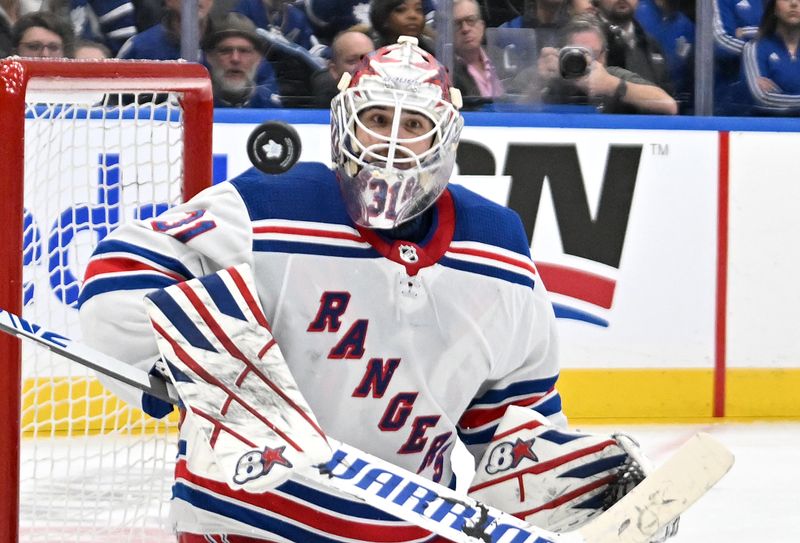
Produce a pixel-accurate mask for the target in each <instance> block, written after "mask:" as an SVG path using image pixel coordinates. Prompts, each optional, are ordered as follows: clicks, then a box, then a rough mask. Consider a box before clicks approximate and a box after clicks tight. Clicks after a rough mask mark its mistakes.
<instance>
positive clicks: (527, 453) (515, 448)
mask: <svg viewBox="0 0 800 543" xmlns="http://www.w3.org/2000/svg"><path fill="white" fill-rule="evenodd" d="M511 458H512V460H511V467H512V468H515V467H517V466H518V465H519V463H520V462H522V459H523V458H527V459H528V460H532V461H534V462H538V461H539V457H538V456H536V453H534V452H533V438H531V439H529V440H527V441H523V440H521V439H520V438H517V440H516V441H515V442H514V443H512V444H511Z"/></svg>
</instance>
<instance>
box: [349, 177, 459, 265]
mask: <svg viewBox="0 0 800 543" xmlns="http://www.w3.org/2000/svg"><path fill="white" fill-rule="evenodd" d="M434 205H435V207H434V217H433V224H432V225H431V230H430V232H428V235H427V236H425V239H424V240H423V241H421V242H420V243H419V244H417V243H414V242H411V241H405V240H390V239H387V238H384V237H383V236H381V235H380V234H378V233H377V232H376V231H375V230H372V229H370V228H364V227H363V226H356V228H358V232H359V233H360V234H361V237H363V238H364V239H365V240H366V241H367V243H369V244H370V245H372V247H373V248H374V249H375V250H376V251H378V253H380V255H381V256H383V257H385V258H388V259H389V260H391V261H393V262H397V263H398V264H400V265H401V266H404V267H405V269H406V273H408V275H410V276H414V275H416V274H417V273H418V272H419V270H421V269H422V268H426V267H428V266H432V265H434V264H436V262H438V261H439V259H441V258H442V256H444V253H445V251H447V248H448V247H450V242H451V241H453V233H454V232H455V228H456V212H455V205H454V204H453V196H452V195H451V194H450V190H449V189H445V191H444V192H443V193H442V195H441V196H440V197H439V199H438V200H436V204H434Z"/></svg>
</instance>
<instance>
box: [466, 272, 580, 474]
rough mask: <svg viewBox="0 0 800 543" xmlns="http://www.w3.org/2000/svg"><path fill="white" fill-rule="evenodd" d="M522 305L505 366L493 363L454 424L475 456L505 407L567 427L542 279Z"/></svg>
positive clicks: (553, 330)
mask: <svg viewBox="0 0 800 543" xmlns="http://www.w3.org/2000/svg"><path fill="white" fill-rule="evenodd" d="M531 265H532V266H533V262H531ZM537 279H540V277H538V275H537ZM525 305H526V307H525V309H524V311H523V312H522V313H521V315H520V318H519V319H517V321H516V323H515V326H514V328H513V329H512V330H510V331H509V341H508V345H509V351H508V353H506V356H505V359H506V362H505V363H504V364H499V365H498V368H497V375H495V376H492V378H491V379H489V380H487V381H486V382H485V383H484V385H483V386H482V387H481V389H480V390H479V391H478V393H477V394H476V396H475V398H474V399H473V400H472V402H471V403H470V405H469V407H468V408H467V410H466V412H465V413H464V414H463V415H462V417H461V419H460V420H459V422H458V425H457V429H458V433H459V436H460V438H461V440H462V441H463V442H464V444H465V445H466V446H467V449H468V450H469V452H470V453H471V454H472V455H473V456H474V457H475V458H481V457H482V455H483V452H484V449H485V448H486V446H487V445H488V443H489V442H490V441H491V439H492V436H493V435H494V433H495V430H496V429H497V425H498V423H499V422H500V419H502V417H503V415H504V413H505V411H506V408H508V406H510V405H516V406H520V407H525V408H528V409H533V410H535V411H537V412H538V413H541V414H542V415H544V416H545V417H547V418H548V419H549V420H550V421H551V422H552V423H553V424H555V425H558V426H566V417H565V416H564V413H563V412H562V409H561V396H560V395H559V393H558V391H557V389H556V381H557V380H558V373H559V362H558V360H559V358H558V336H557V333H556V325H555V313H554V311H553V306H552V303H551V302H550V299H549V296H548V294H547V290H546V288H545V287H544V284H543V283H542V282H541V280H537V281H536V282H535V283H534V285H533V287H532V289H531V290H530V296H529V299H528V300H527V302H526V304H525Z"/></svg>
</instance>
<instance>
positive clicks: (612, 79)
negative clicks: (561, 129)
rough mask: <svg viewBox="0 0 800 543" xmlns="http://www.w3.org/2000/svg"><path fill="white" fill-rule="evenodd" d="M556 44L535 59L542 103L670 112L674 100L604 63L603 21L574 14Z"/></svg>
mask: <svg viewBox="0 0 800 543" xmlns="http://www.w3.org/2000/svg"><path fill="white" fill-rule="evenodd" d="M561 43H562V47H561V48H560V49H556V48H554V47H545V48H543V49H542V51H541V54H540V56H539V61H538V75H539V86H538V88H539V92H540V95H541V100H542V101H543V102H545V103H555V104H591V105H595V106H597V108H598V110H599V111H602V112H604V113H651V114H661V115H675V114H676V113H677V112H678V104H677V103H676V102H675V100H674V99H673V98H672V97H671V96H670V95H669V94H667V92H666V91H664V90H663V89H662V88H660V87H659V86H657V85H655V84H654V83H652V82H651V81H648V80H647V79H645V78H643V77H641V76H640V75H638V74H636V73H634V72H631V71H629V70H626V69H624V68H620V67H618V66H607V65H606V55H607V45H606V40H605V30H604V28H603V25H602V23H601V22H600V21H598V19H597V18H596V17H594V16H593V15H579V16H576V17H574V18H573V19H571V20H570V21H569V22H568V23H567V24H566V25H565V26H564V28H563V29H562V40H561Z"/></svg>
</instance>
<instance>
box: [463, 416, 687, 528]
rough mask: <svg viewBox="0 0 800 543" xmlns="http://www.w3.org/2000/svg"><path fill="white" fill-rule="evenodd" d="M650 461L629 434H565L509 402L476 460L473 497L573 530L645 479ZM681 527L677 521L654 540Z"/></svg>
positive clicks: (534, 521) (547, 524)
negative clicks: (489, 441)
mask: <svg viewBox="0 0 800 543" xmlns="http://www.w3.org/2000/svg"><path fill="white" fill-rule="evenodd" d="M648 470H649V462H647V461H646V458H645V457H644V455H643V454H642V452H641V449H640V448H639V446H638V444H636V442H635V441H633V440H632V439H631V438H630V437H628V436H625V435H622V434H616V435H613V436H604V435H598V434H590V433H584V432H578V431H567V430H564V429H561V428H557V427H555V426H553V425H552V424H551V423H550V421H548V420H547V419H546V418H545V417H544V416H542V415H540V414H539V413H537V412H535V411H533V410H530V409H524V408H521V407H516V406H510V407H509V408H508V409H507V410H506V413H505V415H504V417H503V419H502V420H501V421H500V424H499V425H498V427H497V430H496V432H495V436H494V437H493V438H492V442H491V443H490V444H489V446H488V448H487V449H486V452H485V453H484V455H483V458H482V459H481V461H480V462H479V464H478V467H477V469H476V472H475V478H474V479H473V481H472V484H471V485H470V492H469V494H470V496H472V497H474V498H476V499H479V500H481V501H483V502H485V503H487V504H489V505H493V506H495V507H497V508H499V509H502V510H504V511H506V512H508V513H512V514H514V515H515V516H517V517H519V518H522V519H524V520H526V521H528V522H530V523H531V524H534V525H536V526H539V527H542V528H545V529H548V530H552V531H555V532H566V531H570V530H575V529H577V528H579V527H580V526H582V525H583V524H585V523H586V522H588V521H589V520H591V519H592V518H594V517H595V516H597V515H599V514H601V513H602V512H603V511H605V510H606V509H608V508H609V507H611V505H613V504H614V503H616V501H618V500H619V499H620V498H621V497H622V496H624V495H625V494H626V493H627V492H629V491H630V490H631V489H632V488H633V487H634V486H636V485H637V484H638V483H639V482H641V481H642V479H644V477H645V476H646V474H647V473H648ZM676 531H677V519H676V521H673V522H672V523H670V525H668V526H667V528H665V530H664V531H663V533H661V534H659V536H658V538H656V539H654V540H653V541H663V540H664V539H666V538H667V537H670V536H672V535H674V534H675V532H676Z"/></svg>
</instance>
